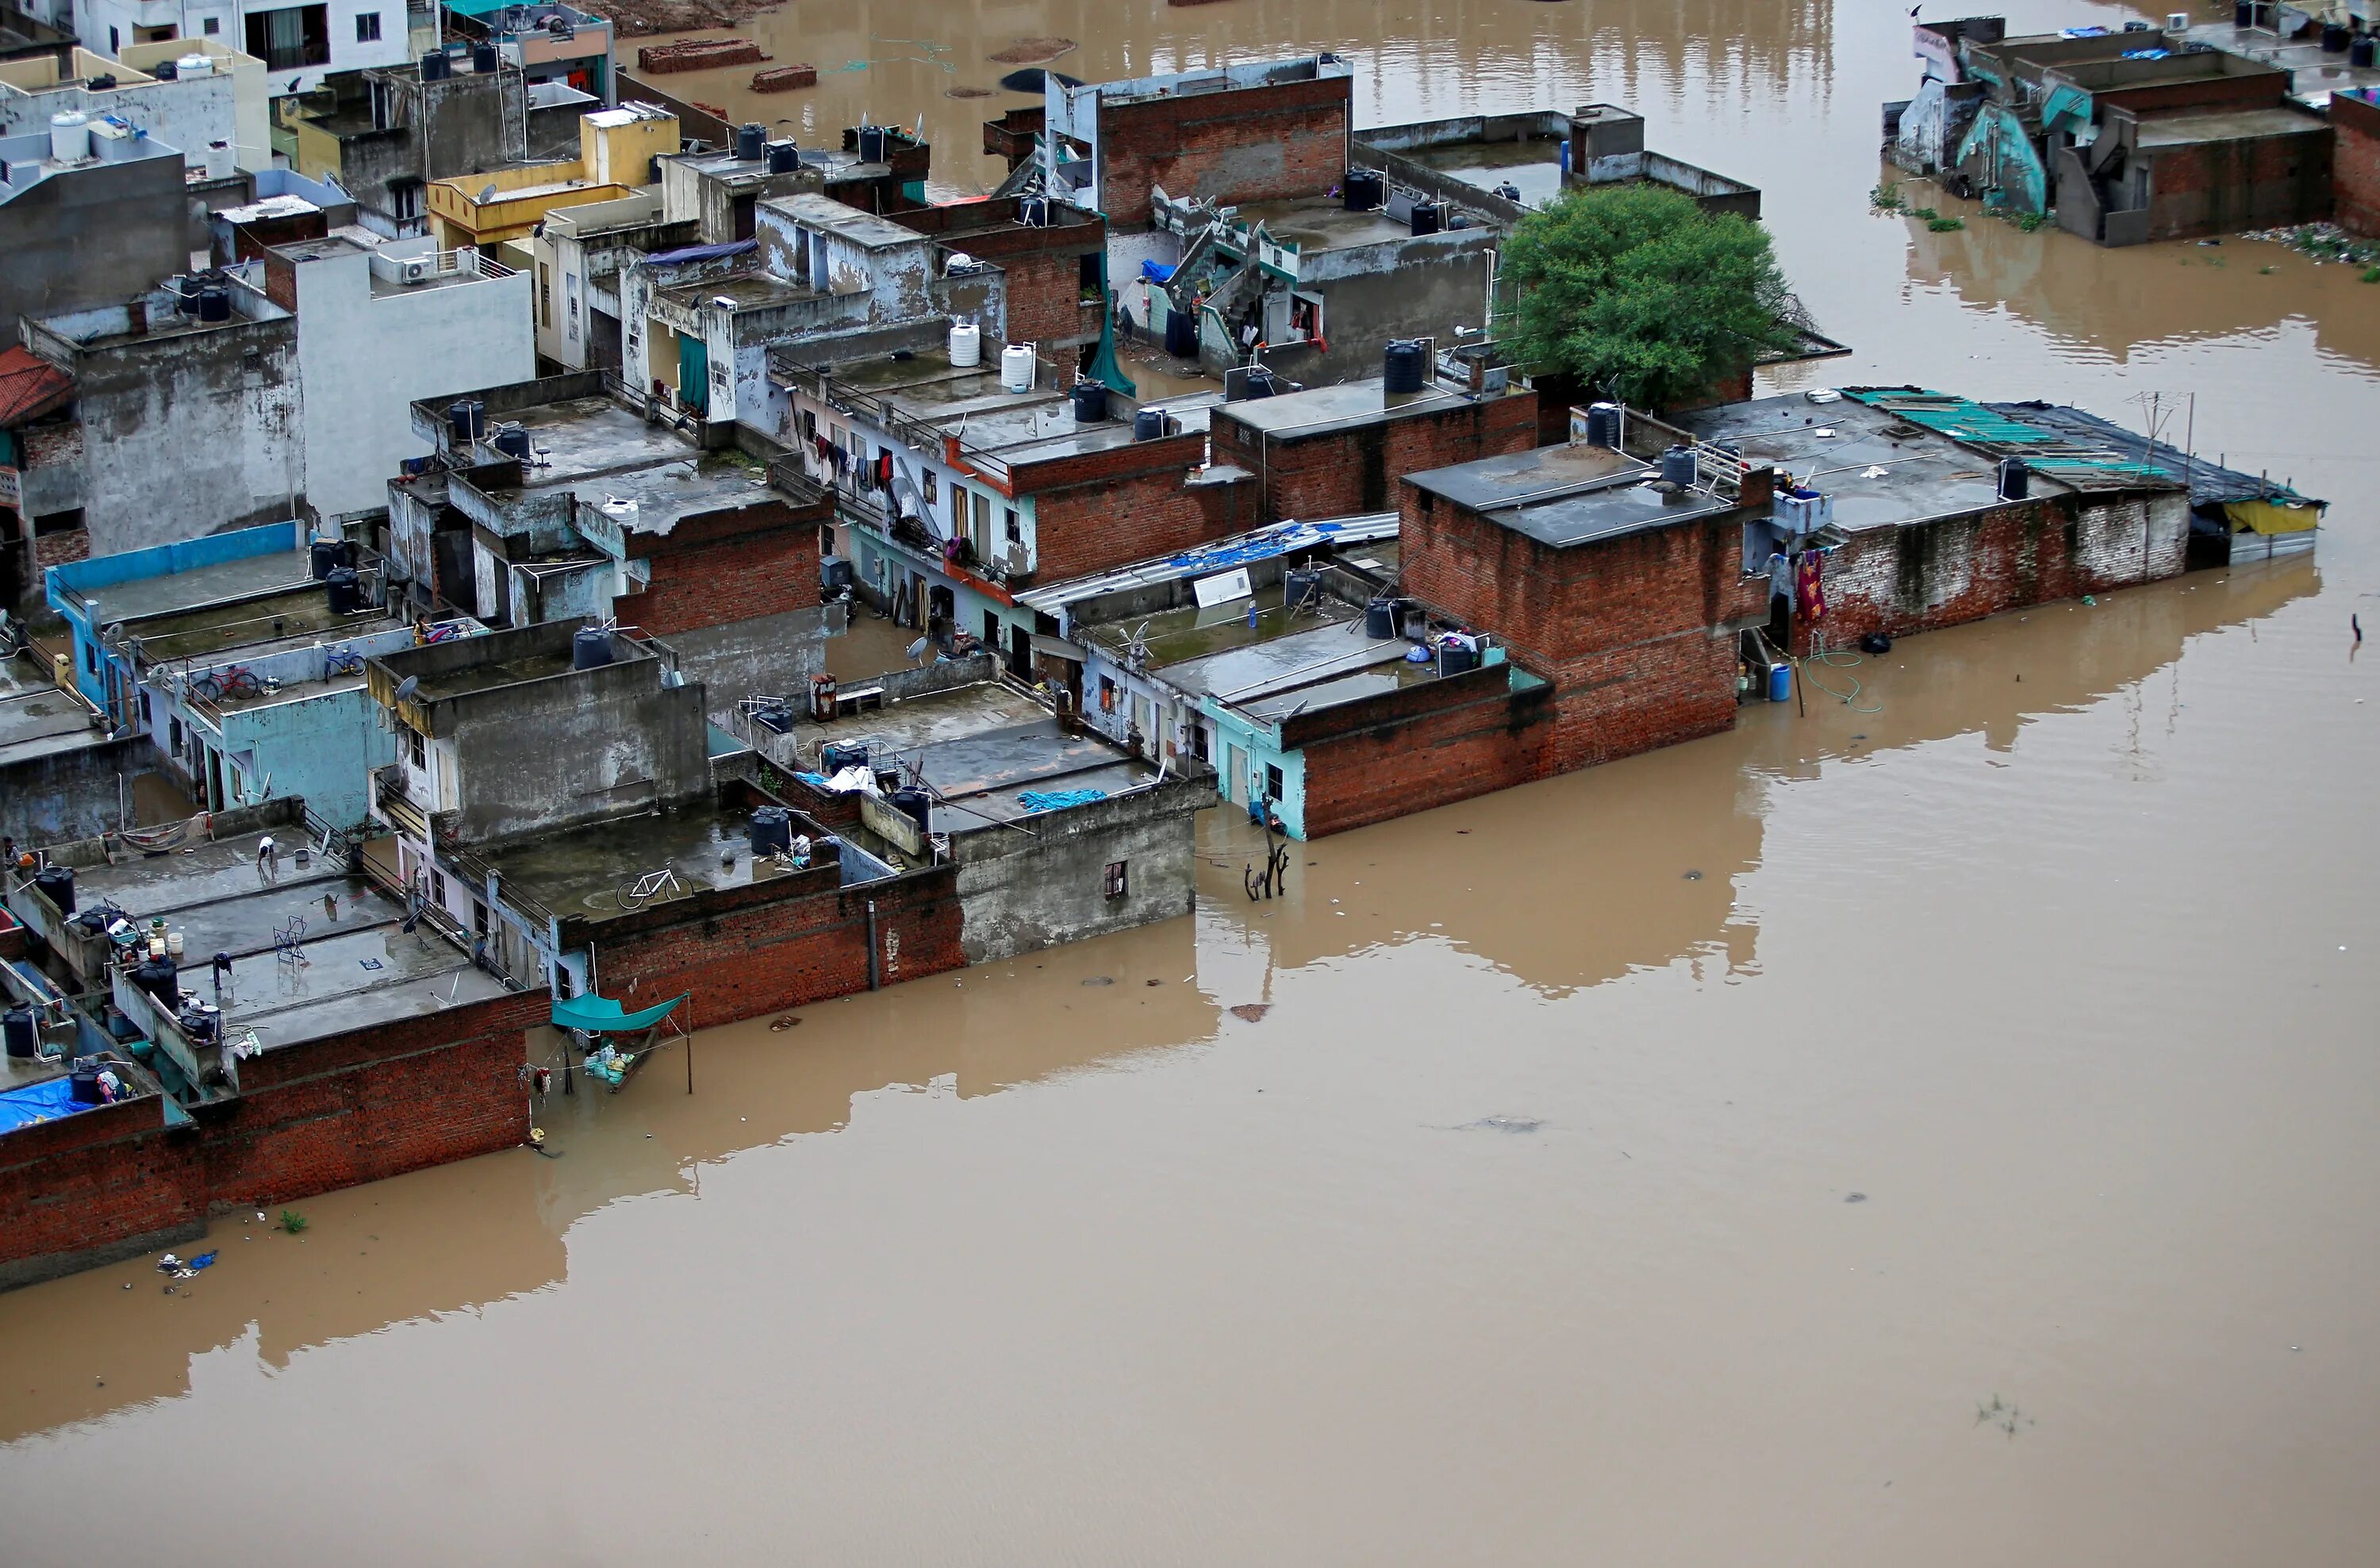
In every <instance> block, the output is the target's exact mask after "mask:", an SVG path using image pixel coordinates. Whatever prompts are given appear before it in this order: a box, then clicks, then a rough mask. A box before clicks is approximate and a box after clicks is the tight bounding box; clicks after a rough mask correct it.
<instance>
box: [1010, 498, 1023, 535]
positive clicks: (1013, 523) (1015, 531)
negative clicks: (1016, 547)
mask: <svg viewBox="0 0 2380 1568" xmlns="http://www.w3.org/2000/svg"><path fill="white" fill-rule="evenodd" d="M1008 542H1009V543H1011V544H1022V543H1024V542H1025V525H1024V524H1023V523H1020V522H1018V521H1017V520H1016V508H1015V507H1014V506H1011V507H1010V508H1009V509H1008Z"/></svg>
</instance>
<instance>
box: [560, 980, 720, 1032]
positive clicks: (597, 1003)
mask: <svg viewBox="0 0 2380 1568" xmlns="http://www.w3.org/2000/svg"><path fill="white" fill-rule="evenodd" d="M693 994H694V992H692V991H687V992H686V996H692V995H693ZM686 996H680V997H676V998H674V999H673V1000H671V1001H668V1002H664V1003H662V1004H661V1005H660V1006H658V1007H648V1008H646V1009H645V1010H644V1011H643V1012H641V1013H629V1012H626V1011H624V1010H623V1009H622V1008H621V1006H620V1004H619V1003H616V1002H614V1001H613V1000H612V999H611V998H610V997H608V996H570V997H557V998H555V999H554V1003H553V1027H555V1028H557V1029H584V1030H586V1031H587V1032H588V1033H589V1034H590V1035H625V1034H634V1033H636V1032H637V1030H638V1029H650V1028H651V1027H653V1026H654V1025H655V1024H658V1023H660V1022H661V1021H662V1019H663V1018H666V1017H668V1016H669V1015H671V1014H672V1013H674V1012H676V1011H677V1004H678V1003H681V1002H684V1001H685V1000H686Z"/></svg>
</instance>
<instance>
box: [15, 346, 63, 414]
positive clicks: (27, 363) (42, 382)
mask: <svg viewBox="0 0 2380 1568" xmlns="http://www.w3.org/2000/svg"><path fill="white" fill-rule="evenodd" d="M74 389H75V385H74V377H72V376H70V375H68V374H67V373H66V372H65V371H62V370H60V369H58V368H57V367H56V366H55V365H53V364H51V363H50V362H49V361H48V360H46V359H35V358H34V357H33V355H32V354H31V353H30V351H28V350H26V349H23V348H10V349H8V350H6V351H5V352H0V428H5V427H6V426H9V425H20V424H23V423H24V422H25V421H26V420H27V419H39V418H40V417H41V416H42V415H43V414H46V413H48V412H49V411H50V410H51V409H53V408H55V407H58V406H59V405H61V404H63V403H66V402H68V401H69V400H71V399H72V398H73V396H74Z"/></svg>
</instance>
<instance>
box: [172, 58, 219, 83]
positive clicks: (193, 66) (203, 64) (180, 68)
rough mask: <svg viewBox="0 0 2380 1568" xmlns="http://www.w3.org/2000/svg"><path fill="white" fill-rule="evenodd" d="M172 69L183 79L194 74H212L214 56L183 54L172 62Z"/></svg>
mask: <svg viewBox="0 0 2380 1568" xmlns="http://www.w3.org/2000/svg"><path fill="white" fill-rule="evenodd" d="M174 69H175V70H176V73H177V74H179V75H180V76H181V77H182V78H183V79H185V80H187V79H189V78H191V77H194V76H212V75H214V74H215V61H214V56H213V55H183V56H182V57H181V58H180V59H178V60H176V61H175V62H174Z"/></svg>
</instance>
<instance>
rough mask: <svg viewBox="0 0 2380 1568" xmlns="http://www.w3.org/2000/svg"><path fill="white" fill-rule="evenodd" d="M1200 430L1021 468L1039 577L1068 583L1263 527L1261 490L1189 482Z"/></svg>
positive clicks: (1201, 441) (1018, 480)
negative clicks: (1258, 502)
mask: <svg viewBox="0 0 2380 1568" xmlns="http://www.w3.org/2000/svg"><path fill="white" fill-rule="evenodd" d="M1205 450H1206V438H1205V437H1204V436H1200V435H1196V434H1192V435H1179V436H1169V437H1167V438H1166V439H1164V440H1161V441H1144V442H1138V443H1135V444H1133V445H1130V446H1123V447H1114V448H1111V449H1110V450H1108V451H1105V452H1098V453H1092V454H1089V455H1087V456H1082V457H1073V458H1067V459H1065V460H1063V461H1061V462H1055V463H1037V464H1034V465H1032V466H1030V467H1024V468H1017V469H1016V470H1015V475H1014V479H1015V484H1016V489H1017V492H1018V493H1019V494H1028V493H1029V494H1030V495H1031V496H1032V497H1033V526H1034V539H1035V565H1034V580H1035V581H1037V582H1044V583H1052V582H1064V581H1066V580H1068V579H1069V578H1073V577H1083V576H1086V575H1087V574H1089V573H1092V572H1105V571H1111V570H1113V569H1114V568H1116V567H1118V566H1123V565H1130V564H1131V563H1132V562H1135V561H1145V560H1147V559H1148V558H1149V557H1151V556H1154V555H1164V554H1169V553H1172V552H1174V551H1177V550H1186V549H1188V548H1189V547H1190V546H1192V545H1194V544H1204V543H1207V542H1208V541H1213V540H1218V539H1223V538H1227V537H1229V536H1230V535H1232V534H1234V533H1238V532H1240V531H1242V530H1244V529H1250V528H1254V527H1255V526H1256V518H1255V510H1256V509H1255V504H1254V497H1253V495H1251V494H1250V493H1248V491H1247V487H1246V486H1245V485H1236V484H1190V483H1187V482H1185V481H1186V480H1188V477H1189V473H1190V469H1191V467H1192V465H1194V464H1196V462H1197V461H1198V460H1199V458H1200V456H1202V455H1203V454H1204V452H1205Z"/></svg>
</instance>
